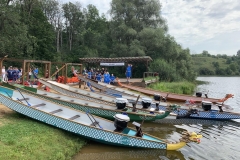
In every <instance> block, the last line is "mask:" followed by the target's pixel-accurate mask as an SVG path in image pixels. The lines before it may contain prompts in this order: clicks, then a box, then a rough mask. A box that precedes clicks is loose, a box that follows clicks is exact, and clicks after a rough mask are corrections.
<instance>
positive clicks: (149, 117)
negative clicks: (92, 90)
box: [1, 84, 170, 121]
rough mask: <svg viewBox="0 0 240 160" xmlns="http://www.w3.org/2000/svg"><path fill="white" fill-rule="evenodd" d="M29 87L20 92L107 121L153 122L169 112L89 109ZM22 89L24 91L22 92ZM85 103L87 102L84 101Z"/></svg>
mask: <svg viewBox="0 0 240 160" xmlns="http://www.w3.org/2000/svg"><path fill="white" fill-rule="evenodd" d="M5 86H6V87H10V88H12V89H14V88H16V87H19V85H17V86H12V85H9V84H6V85H5ZM29 88H31V87H25V86H24V87H22V90H21V91H22V92H25V93H28V94H32V95H34V96H36V97H38V98H42V99H46V100H49V101H52V102H55V103H57V104H61V105H65V106H68V107H71V108H74V109H76V110H80V111H83V112H88V113H91V114H93V115H96V116H99V117H103V118H106V119H109V120H114V117H113V116H114V115H116V114H127V115H128V116H129V118H130V120H131V121H143V120H144V121H155V120H157V119H163V118H165V117H167V116H168V115H169V114H170V111H165V113H162V114H150V112H143V111H140V110H139V112H138V113H135V112H132V109H128V110H126V111H122V110H117V109H115V110H110V109H104V108H98V107H90V106H84V105H81V104H78V103H72V102H68V101H65V100H61V99H57V98H51V97H49V96H45V95H42V94H37V93H36V92H37V90H33V89H30V91H29V90H28V89H29ZM23 89H24V90H23ZM1 90H4V88H1ZM5 92H11V91H10V90H9V91H7V90H5ZM86 102H87V101H86Z"/></svg>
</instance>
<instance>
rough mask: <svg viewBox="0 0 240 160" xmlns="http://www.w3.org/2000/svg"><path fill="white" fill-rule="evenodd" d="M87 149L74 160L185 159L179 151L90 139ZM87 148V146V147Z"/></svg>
mask: <svg viewBox="0 0 240 160" xmlns="http://www.w3.org/2000/svg"><path fill="white" fill-rule="evenodd" d="M87 147H88V149H87V151H86V150H85V149H82V151H81V152H80V153H79V154H78V155H77V156H76V157H74V160H118V159H121V160H146V159H149V160H152V159H154V160H157V159H159V160H163V159H164V160H172V159H179V160H184V159H185V158H184V155H183V154H182V153H181V152H179V151H166V150H154V149H149V150H148V149H130V148H122V147H115V146H111V147H110V146H108V145H103V144H98V143H95V142H92V141H90V142H89V145H88V146H87ZM85 148H86V147H85Z"/></svg>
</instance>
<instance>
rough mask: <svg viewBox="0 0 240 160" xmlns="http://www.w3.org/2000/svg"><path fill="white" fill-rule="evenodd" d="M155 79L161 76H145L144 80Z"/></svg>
mask: <svg viewBox="0 0 240 160" xmlns="http://www.w3.org/2000/svg"><path fill="white" fill-rule="evenodd" d="M155 79H159V77H158V76H156V77H150V76H149V77H145V78H144V79H143V80H144V81H148V80H155Z"/></svg>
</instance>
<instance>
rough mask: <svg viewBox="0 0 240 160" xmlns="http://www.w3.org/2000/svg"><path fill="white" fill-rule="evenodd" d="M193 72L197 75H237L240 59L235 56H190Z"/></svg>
mask: <svg viewBox="0 0 240 160" xmlns="http://www.w3.org/2000/svg"><path fill="white" fill-rule="evenodd" d="M192 59H193V62H194V66H193V67H194V68H193V69H194V71H195V72H197V73H198V75H222V76H234V75H239V71H240V69H239V64H240V59H239V58H238V57H237V56H226V55H217V56H211V55H210V56H206V55H204V54H199V55H192Z"/></svg>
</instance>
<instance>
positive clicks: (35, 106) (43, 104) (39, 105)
mask: <svg viewBox="0 0 240 160" xmlns="http://www.w3.org/2000/svg"><path fill="white" fill-rule="evenodd" d="M45 105H46V104H45V103H41V104H37V105H34V106H31V107H33V108H37V107H41V106H45Z"/></svg>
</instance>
